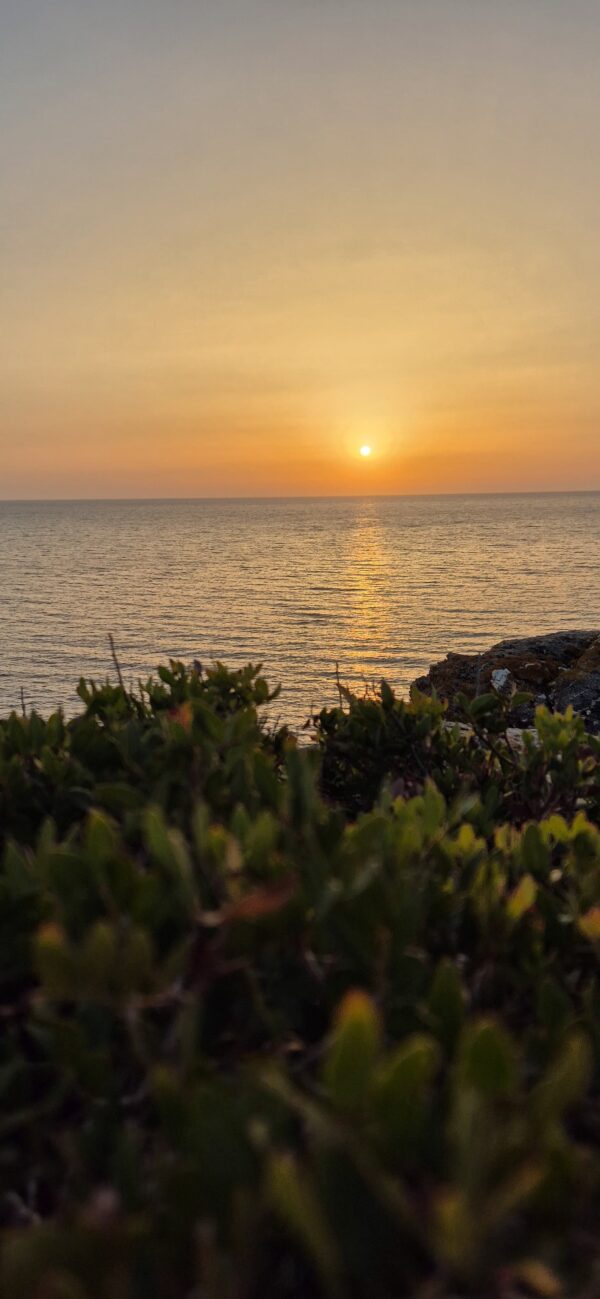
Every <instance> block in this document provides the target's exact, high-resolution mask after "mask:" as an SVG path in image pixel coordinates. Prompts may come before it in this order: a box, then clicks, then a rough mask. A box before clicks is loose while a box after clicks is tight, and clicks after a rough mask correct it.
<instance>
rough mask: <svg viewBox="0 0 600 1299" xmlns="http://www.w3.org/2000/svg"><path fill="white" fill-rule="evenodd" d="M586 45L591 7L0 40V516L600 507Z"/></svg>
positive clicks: (400, 10) (200, 10)
mask: <svg viewBox="0 0 600 1299" xmlns="http://www.w3.org/2000/svg"><path fill="white" fill-rule="evenodd" d="M99 11H101V12H99ZM599 42H600V6H598V4H597V0H570V3H569V5H564V6H560V5H546V4H541V3H540V2H539V0H518V3H517V0H506V2H505V3H504V4H503V5H493V4H491V3H490V4H489V5H488V4H487V0H486V3H482V2H481V0H452V2H451V3H450V2H449V0H421V3H419V4H418V5H417V4H414V5H413V4H409V3H406V4H405V3H402V2H401V0H368V3H367V0H326V2H325V0H323V3H318V4H317V3H306V4H299V3H297V0H293V2H292V0H279V2H278V4H274V3H273V2H272V0H220V3H219V4H218V5H217V4H215V5H214V6H213V5H211V4H208V5H198V4H197V3H195V2H194V3H193V2H192V0H178V2H177V4H174V5H172V6H171V5H168V6H167V5H165V4H164V3H158V0H144V3H143V4H142V3H141V0H119V3H117V2H116V0H104V3H103V4H102V5H101V6H98V7H97V8H96V7H93V8H92V7H91V6H90V5H89V4H87V3H84V0H53V3H52V4H50V3H49V0H24V3H23V4H22V5H19V6H13V7H12V12H11V13H10V14H8V13H6V12H5V13H4V14H3V15H2V16H0V51H1V53H0V98H1V103H0V108H1V110H2V117H3V121H4V122H5V123H6V124H7V127H8V129H7V130H5V132H3V140H2V143H1V144H0V151H1V158H0V161H1V162H2V171H3V177H4V183H3V191H4V197H3V199H2V209H3V210H2V231H3V244H4V245H5V264H4V268H3V276H2V286H1V293H0V329H1V331H2V337H3V348H2V355H1V357H0V421H1V422H0V496H3V497H29V496H35V497H46V496H59V497H60V496H65V497H66V496H157V495H158V496H169V495H174V496H195V495H200V496H201V495H230V494H231V495H239V494H251V495H263V494H265V495H267V494H271V493H273V494H284V495H287V494H295V493H298V494H303V493H309V494H312V493H316V494H330V493H355V492H358V493H362V492H371V491H372V492H384V493H388V492H430V491H431V492H438V491H442V492H443V491H488V490H499V491H503V490H512V489H515V490H528V489H560V488H563V487H564V488H600V365H599V364H598V355H599V346H598V344H599V342H600V306H599V305H598V294H597V286H598V283H600V243H599V241H598V237H597V231H598V227H599V224H600V220H599V219H600V166H599V164H600V113H599V111H598V110H599V109H600V91H599V90H598V78H597V55H598V48H599ZM3 260H4V259H3ZM365 442H367V443H369V444H370V445H371V446H372V447H373V455H372V457H371V458H370V459H369V460H368V461H367V460H364V459H361V457H360V456H359V455H358V450H359V448H360V446H361V444H363V443H365Z"/></svg>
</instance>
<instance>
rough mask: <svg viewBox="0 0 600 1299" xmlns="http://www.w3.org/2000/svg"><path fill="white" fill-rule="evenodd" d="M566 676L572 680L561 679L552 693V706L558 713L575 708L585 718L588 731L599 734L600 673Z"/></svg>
mask: <svg viewBox="0 0 600 1299" xmlns="http://www.w3.org/2000/svg"><path fill="white" fill-rule="evenodd" d="M564 675H565V677H569V678H570V680H566V681H565V680H563V679H562V677H561V678H560V679H559V681H558V683H557V685H556V687H555V689H554V690H553V691H552V706H553V707H554V708H555V709H556V711H557V712H558V713H564V711H565V709H566V708H569V707H571V708H573V709H574V710H575V712H576V713H579V715H580V716H581V717H583V720H584V722H585V725H586V730H588V731H590V732H591V733H592V734H599V733H600V671H598V672H582V674H581V676H579V677H574V676H573V674H572V673H570V672H569V673H565V674H564Z"/></svg>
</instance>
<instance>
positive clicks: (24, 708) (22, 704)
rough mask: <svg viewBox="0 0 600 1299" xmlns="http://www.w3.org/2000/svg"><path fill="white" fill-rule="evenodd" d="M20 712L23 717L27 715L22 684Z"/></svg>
mask: <svg viewBox="0 0 600 1299" xmlns="http://www.w3.org/2000/svg"><path fill="white" fill-rule="evenodd" d="M21 712H22V714H23V717H27V707H26V704H25V691H24V689H23V687H22V686H21Z"/></svg>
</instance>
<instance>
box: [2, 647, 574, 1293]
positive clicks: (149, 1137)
mask: <svg viewBox="0 0 600 1299" xmlns="http://www.w3.org/2000/svg"><path fill="white" fill-rule="evenodd" d="M80 695H81V698H82V702H83V704H84V711H83V713H82V714H81V715H80V716H79V717H77V718H75V719H73V720H72V721H69V722H66V721H65V720H64V719H63V718H62V717H61V716H60V715H59V714H55V715H54V716H53V717H51V718H49V719H48V721H43V720H42V719H41V718H40V717H38V716H37V715H35V714H32V715H31V716H28V717H18V716H16V715H14V714H13V715H12V716H11V717H9V718H8V719H7V720H5V721H3V722H0V849H1V852H2V872H1V875H0V896H1V907H0V1016H1V1020H2V1036H1V1038H0V1094H1V1096H2V1110H1V1113H0V1128H1V1130H2V1148H1V1149H2V1158H1V1160H0V1224H1V1228H2V1262H1V1274H0V1275H1V1283H0V1284H1V1287H2V1294H6V1295H7V1296H10V1297H11V1299H25V1297H26V1299H200V1297H204V1296H206V1299H233V1297H234V1296H235V1299H255V1297H256V1299H258V1297H259V1296H262V1295H264V1294H268V1295H272V1296H274V1299H301V1297H302V1299H304V1297H305V1296H306V1297H307V1299H312V1297H313V1296H314V1297H315V1299H317V1297H319V1296H332V1297H333V1299H342V1296H349V1297H352V1299H363V1297H364V1299H371V1296H372V1297H373V1299H396V1297H397V1296H399V1295H407V1296H410V1299H444V1297H447V1299H450V1296H453V1297H454V1299H456V1297H457V1296H472V1297H475V1296H477V1297H478V1299H479V1297H481V1296H483V1295H485V1296H488V1295H489V1296H497V1297H498V1299H519V1297H521V1296H522V1297H523V1299H525V1296H532V1295H533V1296H535V1295H538V1296H541V1299H544V1297H545V1296H554V1295H560V1294H565V1295H566V1294H568V1295H569V1296H580V1299H584V1297H585V1296H588V1295H591V1294H593V1293H595V1292H596V1290H597V1289H598V1287H599V1286H600V1249H599V1247H598V1243H597V1225H598V1218H599V1214H600V1150H599V1148H598V1146H599V1137H600V1109H599V1099H600V984H599V971H598V960H599V956H600V830H599V829H598V819H599V818H598V812H599V806H600V802H599V800H600V795H599V782H598V755H599V753H600V744H599V742H598V741H597V740H593V739H591V738H590V737H586V736H585V734H584V732H583V729H582V727H581V725H580V723H579V722H577V721H576V720H574V719H573V718H572V717H570V716H566V717H556V716H550V715H549V714H547V713H544V712H540V713H538V715H537V723H536V726H537V729H536V732H535V734H533V735H532V736H531V737H525V739H524V741H523V743H522V744H520V745H517V744H516V741H515V739H514V738H511V736H510V735H507V733H506V730H505V717H504V714H503V706H502V704H501V703H500V702H499V701H497V700H496V699H495V698H492V697H484V699H483V700H480V701H475V703H473V704H471V705H467V704H466V701H465V707H466V708H468V709H469V721H470V727H471V729H470V730H469V731H468V732H463V731H461V730H459V729H458V728H457V727H453V728H449V727H447V726H446V725H445V724H444V715H443V708H442V706H441V705H440V704H439V703H438V702H436V701H435V700H433V701H431V700H426V699H424V698H419V697H415V698H414V699H413V700H411V701H410V702H409V703H407V704H405V703H402V702H401V701H397V700H396V699H395V698H394V695H393V693H392V691H391V690H390V689H389V687H387V686H386V685H382V687H381V691H380V693H379V694H378V695H377V696H376V697H371V698H368V699H356V698H354V697H352V696H348V697H347V700H346V703H347V707H346V709H344V710H342V708H341V707H340V708H338V709H333V710H325V711H323V712H322V713H321V714H319V716H318V718H317V719H315V743H314V745H312V746H306V747H304V748H302V747H298V745H297V744H296V742H295V741H294V739H293V737H291V736H290V735H289V734H288V733H287V732H286V731H285V729H270V728H269V727H268V726H267V725H266V724H264V723H263V722H261V720H260V714H259V709H260V707H261V705H263V704H266V703H268V702H269V700H270V699H271V698H272V696H270V694H269V691H268V687H267V685H266V683H265V682H264V680H263V679H262V678H261V677H260V675H259V672H258V670H257V669H255V668H253V667H249V668H247V669H244V671H243V672H238V673H228V672H227V671H226V670H225V669H224V668H222V667H220V666H217V667H216V668H215V669H212V670H210V671H209V672H208V673H206V674H205V673H202V672H201V671H200V670H197V671H187V670H186V669H185V668H184V667H183V666H182V665H181V664H176V663H172V664H171V665H170V667H169V668H166V669H161V670H160V673H159V680H158V681H150V682H148V683H147V685H146V686H145V687H144V689H143V690H141V691H140V693H139V695H132V694H130V693H128V692H127V691H125V690H124V689H123V688H122V687H121V686H120V685H118V686H109V685H106V686H102V687H96V686H94V685H93V684H90V683H84V682H82V683H81V684H80Z"/></svg>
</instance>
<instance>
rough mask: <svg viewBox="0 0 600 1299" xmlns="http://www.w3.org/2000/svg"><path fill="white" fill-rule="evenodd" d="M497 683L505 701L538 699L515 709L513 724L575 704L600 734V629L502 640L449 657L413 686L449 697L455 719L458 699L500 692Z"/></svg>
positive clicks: (586, 721)
mask: <svg viewBox="0 0 600 1299" xmlns="http://www.w3.org/2000/svg"><path fill="white" fill-rule="evenodd" d="M498 682H505V683H506V691H505V694H506V697H508V695H510V694H513V693H514V692H515V691H518V692H523V691H527V692H529V693H530V694H531V695H532V696H533V699H532V701H531V702H530V703H528V704H525V705H524V706H521V707H520V708H518V709H513V711H512V714H511V723H512V725H514V726H530V725H531V723H532V721H533V716H534V712H535V708H536V706H537V705H538V704H546V705H547V706H548V707H549V708H554V709H556V710H558V711H561V712H562V711H564V709H565V708H567V707H568V705H569V704H571V705H572V707H573V708H574V710H575V712H577V713H581V715H582V717H584V719H585V723H586V726H587V728H588V730H589V731H592V732H600V631H594V630H589V631H560V632H551V633H550V634H548V635H543V636H523V637H518V638H513V639H510V640H503V641H499V643H498V644H497V645H492V646H491V648H490V649H488V650H484V651H483V652H482V653H481V654H455V653H450V654H448V655H447V657H446V658H445V659H443V660H442V662H440V663H434V664H433V665H432V667H431V668H430V669H429V672H428V673H427V675H426V676H424V677H419V679H418V680H417V681H415V683H414V684H415V686H416V688H417V689H418V690H421V691H422V692H423V693H425V694H430V693H431V691H432V690H435V692H436V694H437V695H439V696H440V698H443V699H447V700H448V705H449V707H448V715H449V717H451V718H456V717H459V716H460V713H459V710H458V709H457V706H456V697H457V695H459V694H465V695H467V696H468V697H469V698H474V697H475V696H476V695H477V694H483V693H484V692H486V691H488V690H490V689H494V688H496V689H497V688H498Z"/></svg>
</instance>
